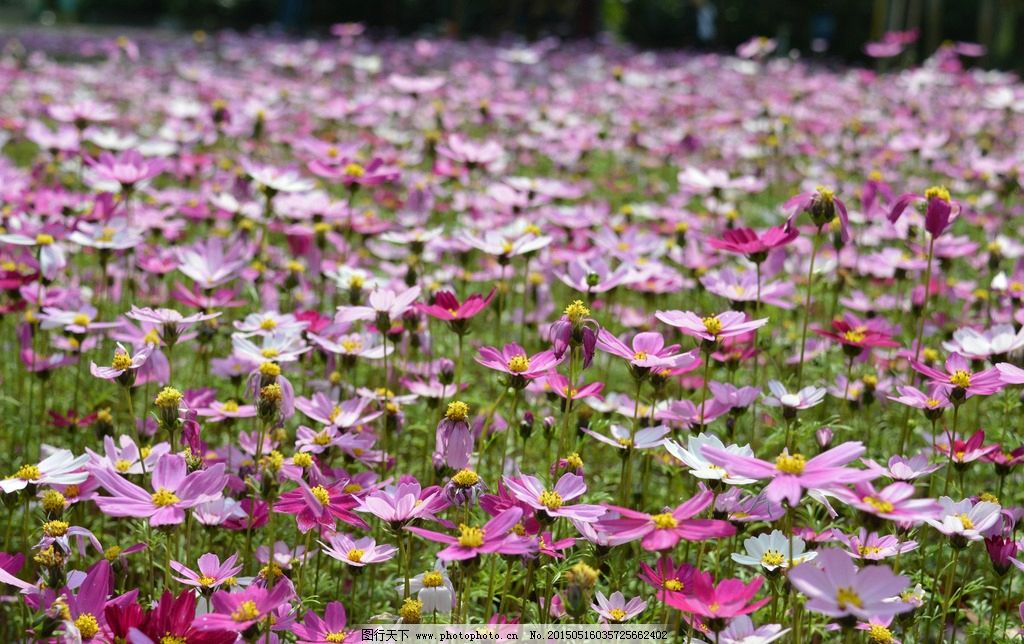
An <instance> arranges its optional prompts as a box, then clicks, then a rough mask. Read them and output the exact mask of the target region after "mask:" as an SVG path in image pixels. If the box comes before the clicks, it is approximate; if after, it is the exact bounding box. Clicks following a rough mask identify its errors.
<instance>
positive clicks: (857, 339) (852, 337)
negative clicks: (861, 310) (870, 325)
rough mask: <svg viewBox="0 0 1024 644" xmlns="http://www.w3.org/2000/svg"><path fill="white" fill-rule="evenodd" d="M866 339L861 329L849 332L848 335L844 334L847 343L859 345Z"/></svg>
mask: <svg viewBox="0 0 1024 644" xmlns="http://www.w3.org/2000/svg"><path fill="white" fill-rule="evenodd" d="M865 337H866V336H865V334H864V332H863V331H861V330H859V329H854V330H852V331H847V332H846V333H844V334H843V339H845V340H846V341H847V342H852V343H854V344H859V343H861V342H863V341H864V338H865Z"/></svg>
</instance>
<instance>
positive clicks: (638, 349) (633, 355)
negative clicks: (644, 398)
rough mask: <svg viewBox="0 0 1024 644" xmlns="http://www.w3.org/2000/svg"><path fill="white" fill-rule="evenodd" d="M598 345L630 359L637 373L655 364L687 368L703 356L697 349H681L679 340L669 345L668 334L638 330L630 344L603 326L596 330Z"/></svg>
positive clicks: (658, 366)
mask: <svg viewBox="0 0 1024 644" xmlns="http://www.w3.org/2000/svg"><path fill="white" fill-rule="evenodd" d="M597 348H598V349H600V350H602V351H605V352H607V353H610V354H612V355H614V356H618V357H620V358H623V359H625V360H627V361H629V365H630V368H631V369H632V370H633V373H634V375H636V376H638V377H639V376H645V375H647V373H648V372H649V371H650V370H651V369H656V368H671V369H685V368H687V367H689V366H692V365H694V364H695V363H697V362H698V361H699V360H700V358H699V357H698V356H697V355H696V352H694V351H690V352H688V353H679V352H678V351H679V345H678V344H673V345H670V346H667V347H666V346H665V338H664V337H662V335H661V334H660V333H654V332H645V333H637V334H636V335H635V336H633V342H632V346H631V347H630V346H626V343H624V342H623V341H622V340H620V339H618V338H617V337H615V336H614V335H613V334H612V333H610V332H609V331H608V330H607V329H601V330H600V331H598V333H597Z"/></svg>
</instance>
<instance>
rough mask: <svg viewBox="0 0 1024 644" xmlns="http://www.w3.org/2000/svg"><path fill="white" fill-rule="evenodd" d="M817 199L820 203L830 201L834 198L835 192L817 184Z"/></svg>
mask: <svg viewBox="0 0 1024 644" xmlns="http://www.w3.org/2000/svg"><path fill="white" fill-rule="evenodd" d="M818 199H820V200H821V202H822V203H832V202H833V201H835V199H836V193H835V191H834V190H832V189H831V188H826V187H825V186H818Z"/></svg>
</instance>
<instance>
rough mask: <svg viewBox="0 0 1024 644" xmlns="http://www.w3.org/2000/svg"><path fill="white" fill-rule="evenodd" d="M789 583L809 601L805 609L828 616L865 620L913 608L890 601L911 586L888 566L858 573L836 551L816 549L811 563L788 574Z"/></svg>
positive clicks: (909, 605)
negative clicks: (816, 555) (814, 557)
mask: <svg viewBox="0 0 1024 644" xmlns="http://www.w3.org/2000/svg"><path fill="white" fill-rule="evenodd" d="M789 581H790V583H791V584H793V586H794V587H795V588H796V589H797V590H799V591H800V592H802V593H803V594H804V595H807V597H809V598H810V601H808V602H807V608H808V609H810V610H812V611H814V612H816V613H822V614H823V615H828V616H829V617H848V616H852V617H856V618H857V619H861V620H868V619H871V618H874V617H889V616H891V615H896V614H898V613H904V612H906V611H908V610H912V609H913V608H914V606H913V605H912V604H909V603H905V602H902V601H893V598H894V597H897V596H898V595H899V594H900V592H902V591H903V589H904V588H906V587H907V585H908V584H909V583H910V580H909V579H907V578H906V577H903V576H902V575H896V574H893V572H892V570H891V569H890V568H889V567H888V566H878V565H876V566H867V567H865V568H862V569H860V570H858V569H857V567H856V566H854V565H853V560H852V559H851V558H850V556H849V555H848V554H846V553H845V552H843V551H842V550H838V549H834V548H832V549H828V550H819V551H818V557H817V558H816V559H815V560H814V561H813V562H808V563H805V564H802V565H800V566H796V567H795V568H793V569H792V570H790V571H789Z"/></svg>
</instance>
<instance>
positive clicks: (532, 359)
mask: <svg viewBox="0 0 1024 644" xmlns="http://www.w3.org/2000/svg"><path fill="white" fill-rule="evenodd" d="M564 358H565V356H564V355H563V356H562V358H556V357H555V352H554V351H551V350H547V351H541V352H540V353H535V354H534V355H532V356H531V355H528V354H527V353H526V350H525V349H523V348H522V347H521V346H519V345H518V344H516V343H514V342H511V343H509V344H506V345H505V346H504V347H502V349H501V350H500V351H499V350H498V349H496V348H494V347H480V355H478V356H475V358H474V359H475V360H476V361H477V362H478V363H480V364H482V365H483V366H485V367H487V368H488V369H494V370H495V371H500V372H502V373H506V374H508V376H509V385H510V386H513V387H518V388H520V389H521V388H522V387H525V386H526V383H527V381H529V380H534V379H536V378H540V377H541V376H544V375H546V374H547V373H548V371H550V370H551V369H553V368H554V367H555V366H556V365H558V364H559V363H560V362H561V361H562V360H563V359H564Z"/></svg>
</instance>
